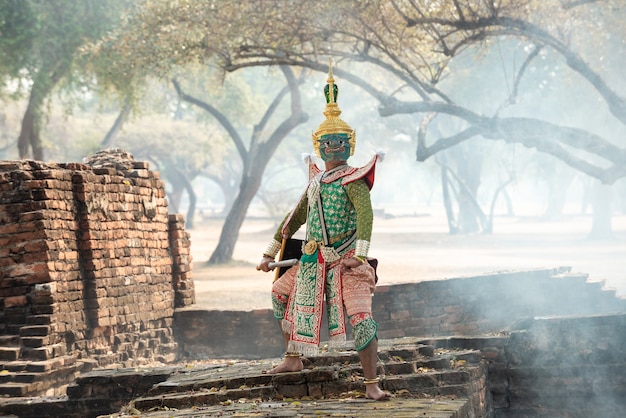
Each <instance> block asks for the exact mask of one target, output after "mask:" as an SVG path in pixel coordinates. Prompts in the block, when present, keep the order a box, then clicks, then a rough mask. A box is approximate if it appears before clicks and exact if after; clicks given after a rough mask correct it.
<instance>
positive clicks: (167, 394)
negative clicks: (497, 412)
mask: <svg viewBox="0 0 626 418" xmlns="http://www.w3.org/2000/svg"><path fill="white" fill-rule="evenodd" d="M347 370H348V371H347V372H346V369H345V368H344V370H343V371H342V370H339V368H335V369H333V368H332V367H326V368H315V369H313V370H311V371H303V372H295V373H284V374H280V375H272V376H270V375H264V376H263V378H262V379H261V378H260V379H256V378H248V379H247V380H245V381H247V382H250V383H253V385H251V386H248V385H246V384H245V383H244V384H241V385H240V386H239V387H235V386H236V385H237V384H239V383H242V382H244V380H237V379H232V380H231V381H230V382H228V383H227V382H224V383H227V384H225V385H224V386H221V387H219V386H214V385H213V386H212V384H214V383H216V382H215V381H214V382H207V381H204V382H195V385H191V384H189V385H185V386H184V387H185V388H186V389H188V390H187V391H181V389H182V387H181V386H180V385H178V386H177V385H175V384H173V383H172V382H164V383H162V384H159V385H157V387H158V388H159V389H156V388H155V389H156V390H152V391H150V392H149V395H148V396H144V397H140V398H137V399H135V400H134V401H133V407H134V408H135V409H137V410H139V411H149V410H154V409H156V408H164V409H185V408H192V407H197V406H212V405H218V404H221V405H224V404H229V403H232V402H246V400H253V399H260V400H262V401H269V400H281V399H283V400H284V399H304V400H307V399H331V398H334V399H336V398H342V397H344V398H345V397H353V398H359V397H363V396H364V393H365V385H364V384H363V381H362V377H361V376H356V375H353V374H351V370H352V369H350V368H348V369H347ZM481 373H483V374H484V373H485V371H484V370H480V367H478V366H471V367H465V368H463V369H458V370H450V369H448V370H443V371H432V372H426V373H419V374H416V373H412V374H402V375H396V376H386V377H383V378H382V379H381V383H380V385H381V387H382V388H383V390H387V391H390V392H392V393H395V394H399V395H406V396H411V397H421V398H432V397H435V396H444V397H453V398H456V399H459V398H468V397H470V396H472V394H473V393H474V392H476V391H478V390H479V387H478V383H476V382H474V380H478V379H480V377H481ZM263 382H265V384H263ZM207 383H208V385H206V384H207ZM175 386H177V387H176V390H175V391H174V392H172V389H173V388H174V387H175ZM192 387H193V389H192ZM394 416H396V415H394Z"/></svg>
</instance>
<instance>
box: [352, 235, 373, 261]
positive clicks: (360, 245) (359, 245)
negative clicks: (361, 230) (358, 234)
mask: <svg viewBox="0 0 626 418" xmlns="http://www.w3.org/2000/svg"><path fill="white" fill-rule="evenodd" d="M369 250H370V242H369V241H365V240H364V239H357V240H356V248H355V249H354V255H355V256H357V257H367V253H368V252H369Z"/></svg>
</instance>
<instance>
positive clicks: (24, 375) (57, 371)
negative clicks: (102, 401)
mask: <svg viewBox="0 0 626 418" xmlns="http://www.w3.org/2000/svg"><path fill="white" fill-rule="evenodd" d="M5 366H6V367H7V368H5V369H3V370H2V372H0V396H2V395H3V396H11V397H21V396H27V395H28V396H33V395H34V396H36V395H41V394H43V393H46V392H47V391H48V390H49V389H51V388H59V387H64V386H65V385H66V382H67V381H71V380H73V379H74V378H75V377H76V376H77V375H78V374H79V373H80V372H82V371H86V370H87V369H89V368H90V367H91V364H90V363H87V364H85V363H83V362H79V361H76V359H75V358H74V357H71V356H66V357H63V358H58V359H54V360H49V361H40V362H32V363H28V362H20V361H16V362H12V363H6V364H5ZM10 370H13V371H10Z"/></svg>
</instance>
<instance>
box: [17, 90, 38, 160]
mask: <svg viewBox="0 0 626 418" xmlns="http://www.w3.org/2000/svg"><path fill="white" fill-rule="evenodd" d="M42 103H43V100H40V99H38V98H37V95H36V94H35V93H32V92H31V95H30V99H29V101H28V106H27V107H26V112H24V117H23V119H22V130H21V131H20V136H19V137H18V139H17V149H18V151H19V156H20V159H22V160H23V159H27V158H28V157H29V156H30V152H29V150H30V149H32V151H33V154H32V157H33V159H34V160H40V161H42V160H43V149H42V146H41V136H40V134H39V131H40V123H41V115H40V109H41V105H42Z"/></svg>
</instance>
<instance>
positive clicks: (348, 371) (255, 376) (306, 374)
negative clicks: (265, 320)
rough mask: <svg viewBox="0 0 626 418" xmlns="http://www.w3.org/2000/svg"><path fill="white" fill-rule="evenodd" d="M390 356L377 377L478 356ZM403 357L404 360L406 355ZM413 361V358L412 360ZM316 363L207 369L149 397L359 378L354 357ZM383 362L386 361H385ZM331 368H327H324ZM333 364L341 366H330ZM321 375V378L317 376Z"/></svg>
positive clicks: (316, 360) (160, 386)
mask: <svg viewBox="0 0 626 418" xmlns="http://www.w3.org/2000/svg"><path fill="white" fill-rule="evenodd" d="M390 354H394V355H393V356H390V355H389V354H388V353H386V352H382V353H381V356H380V357H381V360H383V361H382V362H381V364H380V365H379V366H378V369H379V371H378V373H379V374H381V375H405V374H415V373H421V372H424V371H429V370H445V369H449V368H450V367H451V366H453V365H454V364H455V363H456V364H458V363H461V362H462V363H463V364H478V363H479V362H480V353H479V352H476V351H471V350H467V351H459V352H455V353H447V354H444V355H440V356H437V357H434V358H431V359H421V360H417V361H402V360H401V359H400V358H399V357H398V356H397V355H395V354H397V353H394V352H390ZM404 357H409V358H411V356H407V355H406V353H405V355H404ZM416 357H417V356H416ZM323 359H325V360H322V361H320V357H311V358H308V359H305V364H306V367H307V368H306V369H304V370H303V371H302V372H300V373H295V374H294V373H288V374H284V375H282V374H281V375H267V374H259V371H258V370H252V371H246V370H238V372H237V373H236V376H233V374H234V373H233V372H231V373H228V374H227V375H220V374H219V373H215V370H212V369H208V370H207V373H206V375H204V376H203V375H202V374H198V373H194V374H193V376H192V377H191V378H189V379H186V378H185V375H180V376H178V377H173V378H170V379H168V380H166V381H164V382H161V383H158V384H156V385H155V386H154V387H153V388H152V389H151V390H150V391H149V393H150V395H157V394H165V393H176V392H193V391H200V390H206V389H209V388H218V389H220V388H224V389H236V388H239V387H242V386H245V387H260V386H266V385H271V384H274V385H275V384H282V383H283V380H284V379H285V378H284V377H283V376H294V375H298V376H299V375H302V376H303V377H302V378H303V379H304V380H307V381H320V380H337V379H341V378H346V377H348V376H354V375H362V370H361V366H360V363H359V359H358V355H356V354H355V355H354V356H352V355H350V354H346V355H338V356H332V357H325V358H323ZM385 359H386V360H387V361H385ZM326 364H331V365H326ZM333 364H335V365H337V364H339V365H341V366H334V365H333ZM320 375H321V376H320Z"/></svg>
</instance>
